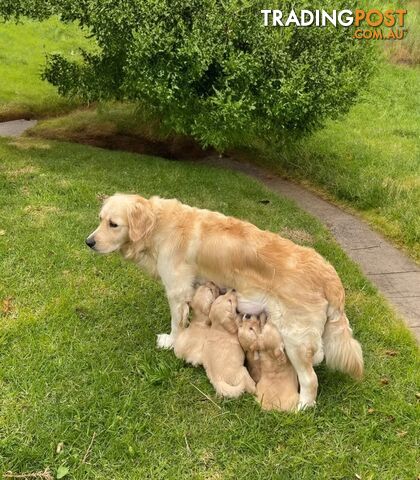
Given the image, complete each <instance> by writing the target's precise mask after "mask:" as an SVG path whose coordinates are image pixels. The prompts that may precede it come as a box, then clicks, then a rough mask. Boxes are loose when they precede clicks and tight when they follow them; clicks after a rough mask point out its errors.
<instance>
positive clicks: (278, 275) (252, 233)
mask: <svg viewBox="0 0 420 480" xmlns="http://www.w3.org/2000/svg"><path fill="white" fill-rule="evenodd" d="M100 218H101V222H100V225H99V227H98V228H97V229H96V230H95V232H93V233H92V234H91V235H90V236H89V238H88V240H87V242H89V244H90V246H91V247H92V248H94V249H95V250H96V251H98V252H102V253H108V252H112V251H117V250H119V251H120V252H121V253H122V255H123V256H124V257H125V258H127V259H130V260H132V261H134V262H136V263H137V265H139V266H140V267H142V268H144V269H146V270H147V271H148V272H149V273H150V274H152V275H154V276H155V277H157V278H160V280H161V281H162V283H163V285H164V286H165V289H166V294H167V297H168V301H169V306H170V310H171V327H172V329H171V334H170V335H160V336H159V337H158V344H159V345H160V346H161V347H166V348H170V347H172V346H173V343H174V339H175V338H176V334H177V330H178V328H179V325H180V324H183V323H184V322H185V320H186V318H187V316H188V302H189V301H190V300H191V299H192V296H193V292H194V290H193V284H194V282H195V280H196V279H198V278H201V279H206V280H209V281H212V282H214V283H215V284H216V285H219V286H226V287H229V288H234V289H236V291H237V293H238V298H239V299H240V300H241V299H249V300H251V301H253V302H257V303H259V304H260V305H261V309H262V310H265V311H267V312H268V313H269V315H270V319H271V321H272V322H273V323H274V325H275V326H276V327H277V328H278V329H279V330H280V333H281V335H282V337H283V340H284V343H285V348H286V351H287V354H288V356H289V359H290V361H291V363H292V365H293V366H294V368H295V370H296V372H297V374H298V377H299V383H300V387H301V390H300V407H301V408H303V407H305V406H310V405H313V404H314V402H315V399H316V394H317V385H318V382H317V377H316V374H315V372H314V370H313V363H317V362H319V361H320V360H322V358H323V356H324V354H325V359H326V362H327V365H329V366H330V367H332V368H337V369H339V370H342V371H344V372H347V373H349V374H350V375H352V376H354V377H356V378H359V377H361V376H362V373H363V356H362V350H361V347H360V345H359V343H358V342H357V341H356V340H355V339H354V338H353V337H352V331H351V328H350V326H349V323H348V320H347V317H346V315H345V312H344V289H343V286H342V284H341V281H340V279H339V277H338V275H337V273H336V271H335V270H334V268H333V267H332V266H331V265H330V264H329V263H328V262H326V261H325V260H324V259H323V258H322V257H321V256H320V255H319V254H318V253H317V252H315V251H314V250H313V249H311V248H305V247H301V246H298V245H296V244H294V243H293V242H292V241H290V240H287V239H284V238H282V237H280V236H279V235H276V234H274V233H271V232H268V231H262V230H260V229H258V228H257V227H256V226H254V225H252V224H250V223H248V222H244V221H241V220H238V219H236V218H232V217H226V216H224V215H222V214H221V213H217V212H211V211H208V210H200V209H197V208H193V207H190V206H188V205H184V204H182V203H181V202H179V201H177V200H165V199H162V198H159V197H152V198H150V199H149V200H147V199H145V198H142V197H140V196H138V195H122V194H117V195H114V196H112V197H110V198H108V199H107V200H106V201H105V203H104V205H103V207H102V210H101V217H100ZM112 225H117V226H116V227H113V226H112ZM93 241H95V242H96V243H95V244H94V245H91V243H92V242H93Z"/></svg>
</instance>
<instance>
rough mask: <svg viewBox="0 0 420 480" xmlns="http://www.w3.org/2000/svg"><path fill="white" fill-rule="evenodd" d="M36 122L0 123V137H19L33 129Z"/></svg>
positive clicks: (13, 121)
mask: <svg viewBox="0 0 420 480" xmlns="http://www.w3.org/2000/svg"><path fill="white" fill-rule="evenodd" d="M36 122H37V121H36V120H12V121H10V122H1V123H0V137H19V136H20V135H22V133H23V132H24V131H25V130H28V128H31V127H33V126H34V125H35V124H36Z"/></svg>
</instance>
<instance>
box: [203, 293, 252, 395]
mask: <svg viewBox="0 0 420 480" xmlns="http://www.w3.org/2000/svg"><path fill="white" fill-rule="evenodd" d="M236 304H237V301H236V295H235V293H234V292H232V291H229V292H227V293H226V294H225V295H221V296H220V297H218V298H216V300H215V301H214V302H213V304H212V306H211V309H210V321H211V327H210V330H209V332H208V333H207V338H206V340H205V342H204V348H203V356H202V360H203V365H204V368H205V370H206V373H207V377H208V379H209V380H210V382H211V383H212V385H213V387H214V389H215V390H216V392H217V394H218V395H221V396H223V397H231V398H236V397H239V396H240V395H242V393H244V392H249V393H254V392H255V382H254V381H253V380H252V378H251V377H250V375H249V373H248V370H247V369H246V368H245V366H244V361H245V354H244V351H243V350H242V347H241V345H240V343H239V340H238V333H237V332H238V326H237V322H236Z"/></svg>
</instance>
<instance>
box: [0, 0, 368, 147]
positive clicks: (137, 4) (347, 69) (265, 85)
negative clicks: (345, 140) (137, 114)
mask: <svg viewBox="0 0 420 480" xmlns="http://www.w3.org/2000/svg"><path fill="white" fill-rule="evenodd" d="M269 3H270V2H266V1H261V0H242V1H240V0H225V1H218V0H189V1H187V2H186V1H185V0H45V1H40V0H26V1H23V0H21V1H16V0H14V1H12V0H3V2H2V4H1V6H0V15H3V17H5V18H6V19H13V18H18V17H19V16H22V15H27V16H30V17H32V18H39V19H41V18H45V17H47V16H50V15H53V14H56V15H58V16H59V17H60V18H61V19H62V20H64V21H76V22H78V23H79V24H80V25H81V26H82V27H83V28H85V29H86V32H87V34H89V35H91V36H92V37H93V38H94V39H95V40H96V43H97V46H98V47H99V48H97V49H96V50H95V51H94V52H84V54H83V62H82V63H80V62H79V63H77V62H75V61H73V60H69V59H67V58H64V57H63V56H61V55H57V54H51V55H50V56H49V61H48V64H47V67H46V70H45V71H44V74H43V75H44V78H46V79H47V80H48V81H49V82H51V83H52V84H53V85H55V86H57V87H58V90H59V92H60V93H61V94H63V95H68V96H79V97H82V98H84V99H85V100H87V101H96V100H109V99H120V100H131V101H132V100H134V101H136V102H138V103H139V105H141V108H142V109H144V110H145V111H147V112H149V113H150V114H152V115H153V116H154V117H155V118H156V117H158V118H160V119H161V121H162V124H163V125H164V126H166V127H167V128H169V129H170V130H171V131H174V132H177V133H183V134H187V135H191V136H193V137H194V138H196V139H197V140H199V141H200V142H201V143H202V144H204V145H212V146H214V147H216V148H218V149H224V148H226V147H229V146H232V145H234V144H237V143H244V142H246V139H250V138H256V137H258V138H269V139H271V140H273V139H275V138H281V137H282V136H284V135H290V134H294V133H296V134H299V133H304V132H307V131H310V130H312V129H314V128H316V127H318V126H320V125H322V122H323V120H325V119H326V118H331V117H336V116H337V115H339V114H341V113H343V112H346V111H347V110H348V108H349V107H350V106H351V104H352V103H353V102H354V100H355V98H356V96H357V94H358V93H359V92H360V89H361V88H362V87H363V85H364V84H365V83H366V79H367V78H368V76H369V73H370V67H369V66H370V64H371V60H370V55H369V50H370V49H369V47H368V43H369V42H362V41H360V40H359V41H357V40H354V39H352V31H351V28H341V27H337V28H335V27H333V26H328V27H325V28H316V27H311V28H296V27H287V28H278V27H277V28H273V27H264V26H263V16H262V14H261V13H260V11H261V9H263V8H279V7H278V5H277V6H275V5H274V4H273V5H272V6H270V4H269ZM292 8H294V9H295V10H300V9H301V8H305V9H315V8H323V9H325V10H331V9H334V8H337V9H342V8H351V5H349V3H346V4H344V3H342V2H341V1H340V0H339V1H337V0H327V1H324V2H322V5H319V4H318V3H317V2H316V0H305V1H303V0H297V1H294V2H293V3H292V2H290V1H285V2H282V4H281V9H282V10H283V11H284V12H288V11H290V10H291V9H292Z"/></svg>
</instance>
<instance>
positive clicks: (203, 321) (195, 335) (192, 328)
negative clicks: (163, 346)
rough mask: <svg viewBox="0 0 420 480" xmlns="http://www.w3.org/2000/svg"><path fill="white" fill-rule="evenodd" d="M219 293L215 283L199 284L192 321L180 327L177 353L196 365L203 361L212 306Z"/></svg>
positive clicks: (192, 304)
mask: <svg viewBox="0 0 420 480" xmlns="http://www.w3.org/2000/svg"><path fill="white" fill-rule="evenodd" d="M218 295H219V289H218V288H217V287H216V285H214V283H211V282H208V283H206V285H201V286H199V287H198V288H197V290H196V291H195V294H194V297H193V299H192V301H191V304H190V306H191V308H192V310H193V316H192V319H191V323H190V325H189V327H187V328H182V329H180V330H179V332H178V335H177V336H176V338H175V343H174V352H175V355H176V356H177V357H178V358H182V359H184V360H185V361H186V362H188V363H191V364H192V365H194V366H196V365H201V364H202V363H203V362H202V355H203V346H204V342H205V340H206V338H207V335H208V332H209V330H210V319H209V313H210V308H211V306H212V303H213V302H214V300H215V299H216V298H217V296H218Z"/></svg>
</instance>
